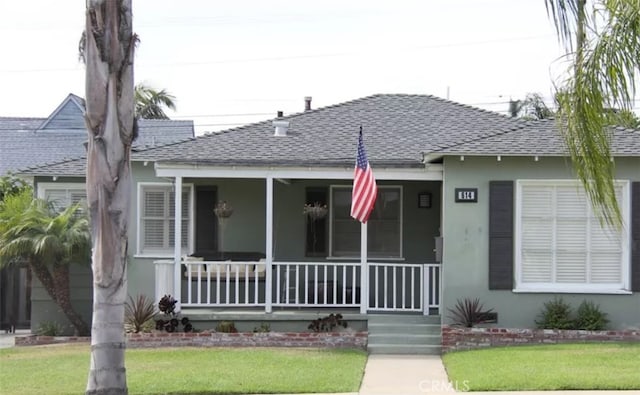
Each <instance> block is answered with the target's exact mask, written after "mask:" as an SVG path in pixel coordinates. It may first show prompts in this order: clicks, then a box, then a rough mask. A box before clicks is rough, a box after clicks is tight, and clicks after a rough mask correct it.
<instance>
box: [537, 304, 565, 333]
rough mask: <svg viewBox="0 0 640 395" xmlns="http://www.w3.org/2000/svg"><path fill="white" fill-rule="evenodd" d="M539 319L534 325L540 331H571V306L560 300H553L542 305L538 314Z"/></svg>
mask: <svg viewBox="0 0 640 395" xmlns="http://www.w3.org/2000/svg"><path fill="white" fill-rule="evenodd" d="M539 317H540V319H539V320H536V325H538V328H541V329H573V327H574V321H573V320H572V319H571V306H569V304H568V303H566V302H565V301H564V300H562V298H554V299H553V300H552V301H550V302H546V303H545V304H544V308H543V309H542V311H541V312H540V316H539Z"/></svg>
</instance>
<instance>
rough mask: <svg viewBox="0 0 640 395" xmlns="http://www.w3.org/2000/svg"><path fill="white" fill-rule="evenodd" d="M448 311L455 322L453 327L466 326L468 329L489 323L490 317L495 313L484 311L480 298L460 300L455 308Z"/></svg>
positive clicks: (491, 310) (490, 310)
mask: <svg viewBox="0 0 640 395" xmlns="http://www.w3.org/2000/svg"><path fill="white" fill-rule="evenodd" d="M448 310H449V313H451V315H449V318H451V320H452V321H453V325H458V326H464V327H466V328H471V327H473V326H474V325H478V324H482V323H484V322H487V321H488V315H489V314H490V313H493V309H489V310H486V311H484V306H483V305H482V303H480V299H478V298H475V299H471V298H465V299H463V300H460V299H458V300H457V303H456V305H455V306H454V308H453V309H448Z"/></svg>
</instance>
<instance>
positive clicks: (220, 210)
mask: <svg viewBox="0 0 640 395" xmlns="http://www.w3.org/2000/svg"><path fill="white" fill-rule="evenodd" d="M213 213H214V214H215V215H216V217H218V219H223V218H229V217H231V214H233V206H231V205H230V204H229V203H227V201H226V200H223V201H221V202H218V203H216V207H215V208H214V209H213Z"/></svg>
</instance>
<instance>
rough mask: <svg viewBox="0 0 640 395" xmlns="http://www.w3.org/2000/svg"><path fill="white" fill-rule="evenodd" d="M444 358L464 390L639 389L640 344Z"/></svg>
mask: <svg viewBox="0 0 640 395" xmlns="http://www.w3.org/2000/svg"><path fill="white" fill-rule="evenodd" d="M442 359H443V362H444V365H445V368H446V369H447V373H448V374H449V380H451V382H452V383H455V384H457V387H458V388H459V389H461V390H462V389H466V388H468V389H469V390H471V391H523V390H631V389H635V390H637V389H640V373H639V372H640V343H589V344H584V343H580V344H562V345H560V344H555V345H542V346H519V347H500V348H490V349H484V350H473V351H460V352H453V353H449V354H445V355H444V356H443V358H442Z"/></svg>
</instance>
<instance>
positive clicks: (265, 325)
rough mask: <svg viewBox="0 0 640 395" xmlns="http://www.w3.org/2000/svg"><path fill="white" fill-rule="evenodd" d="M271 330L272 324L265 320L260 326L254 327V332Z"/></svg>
mask: <svg viewBox="0 0 640 395" xmlns="http://www.w3.org/2000/svg"><path fill="white" fill-rule="evenodd" d="M267 332H271V326H269V324H268V323H266V322H263V323H261V324H260V326H258V327H255V328H253V333H267Z"/></svg>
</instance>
